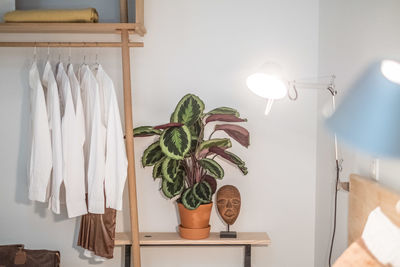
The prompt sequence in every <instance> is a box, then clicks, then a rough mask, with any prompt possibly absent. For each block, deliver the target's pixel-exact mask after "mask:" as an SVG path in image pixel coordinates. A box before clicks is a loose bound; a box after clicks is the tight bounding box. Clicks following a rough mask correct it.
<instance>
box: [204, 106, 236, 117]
mask: <svg viewBox="0 0 400 267" xmlns="http://www.w3.org/2000/svg"><path fill="white" fill-rule="evenodd" d="M214 114H227V115H234V116H236V117H240V114H239V112H238V111H237V110H236V109H233V108H228V107H219V108H216V109H213V110H211V111H210V112H208V113H207V115H214Z"/></svg>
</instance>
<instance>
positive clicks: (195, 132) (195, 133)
mask: <svg viewBox="0 0 400 267" xmlns="http://www.w3.org/2000/svg"><path fill="white" fill-rule="evenodd" d="M202 128H203V123H202V121H201V120H197V121H196V122H195V123H194V124H193V125H191V126H189V131H190V134H191V135H192V139H194V138H195V139H197V138H199V136H200V135H202V136H200V137H201V139H202V138H203V136H204V133H203V132H202V130H201V129H202Z"/></svg>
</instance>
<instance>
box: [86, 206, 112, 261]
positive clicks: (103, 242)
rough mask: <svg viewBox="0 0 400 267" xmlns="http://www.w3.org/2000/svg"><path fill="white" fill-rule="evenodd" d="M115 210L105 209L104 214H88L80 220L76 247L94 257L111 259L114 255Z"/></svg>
mask: <svg viewBox="0 0 400 267" xmlns="http://www.w3.org/2000/svg"><path fill="white" fill-rule="evenodd" d="M116 214H117V213H116V210H114V209H109V208H106V209H105V211H104V214H92V213H88V214H86V215H83V216H82V218H81V227H80V230H79V237H78V246H81V247H83V248H85V249H87V250H90V251H93V252H94V254H95V255H97V256H101V257H104V258H107V259H112V257H113V254H114V241H115V225H116Z"/></svg>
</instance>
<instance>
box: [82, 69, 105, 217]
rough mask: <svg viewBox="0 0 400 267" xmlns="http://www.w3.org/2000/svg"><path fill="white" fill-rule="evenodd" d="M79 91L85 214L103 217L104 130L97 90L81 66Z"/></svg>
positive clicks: (88, 73) (91, 78) (92, 80)
mask: <svg viewBox="0 0 400 267" xmlns="http://www.w3.org/2000/svg"><path fill="white" fill-rule="evenodd" d="M80 74H81V79H82V80H81V90H82V98H83V106H84V112H85V118H86V139H85V140H86V142H85V146H84V151H85V161H86V169H87V192H88V211H89V212H90V213H95V214H103V213H104V172H105V162H106V159H105V153H106V152H105V144H106V128H105V126H104V124H103V122H102V115H101V103H100V101H101V99H100V92H99V86H98V83H97V81H96V78H95V77H94V75H93V73H92V71H91V70H90V69H89V67H88V66H87V65H84V66H82V69H81V70H80Z"/></svg>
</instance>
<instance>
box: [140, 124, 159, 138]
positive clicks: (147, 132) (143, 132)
mask: <svg viewBox="0 0 400 267" xmlns="http://www.w3.org/2000/svg"><path fill="white" fill-rule="evenodd" d="M161 133H162V131H160V130H157V129H154V128H153V127H152V126H140V127H136V128H135V129H133V136H134V137H143V136H152V135H160V134H161Z"/></svg>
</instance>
